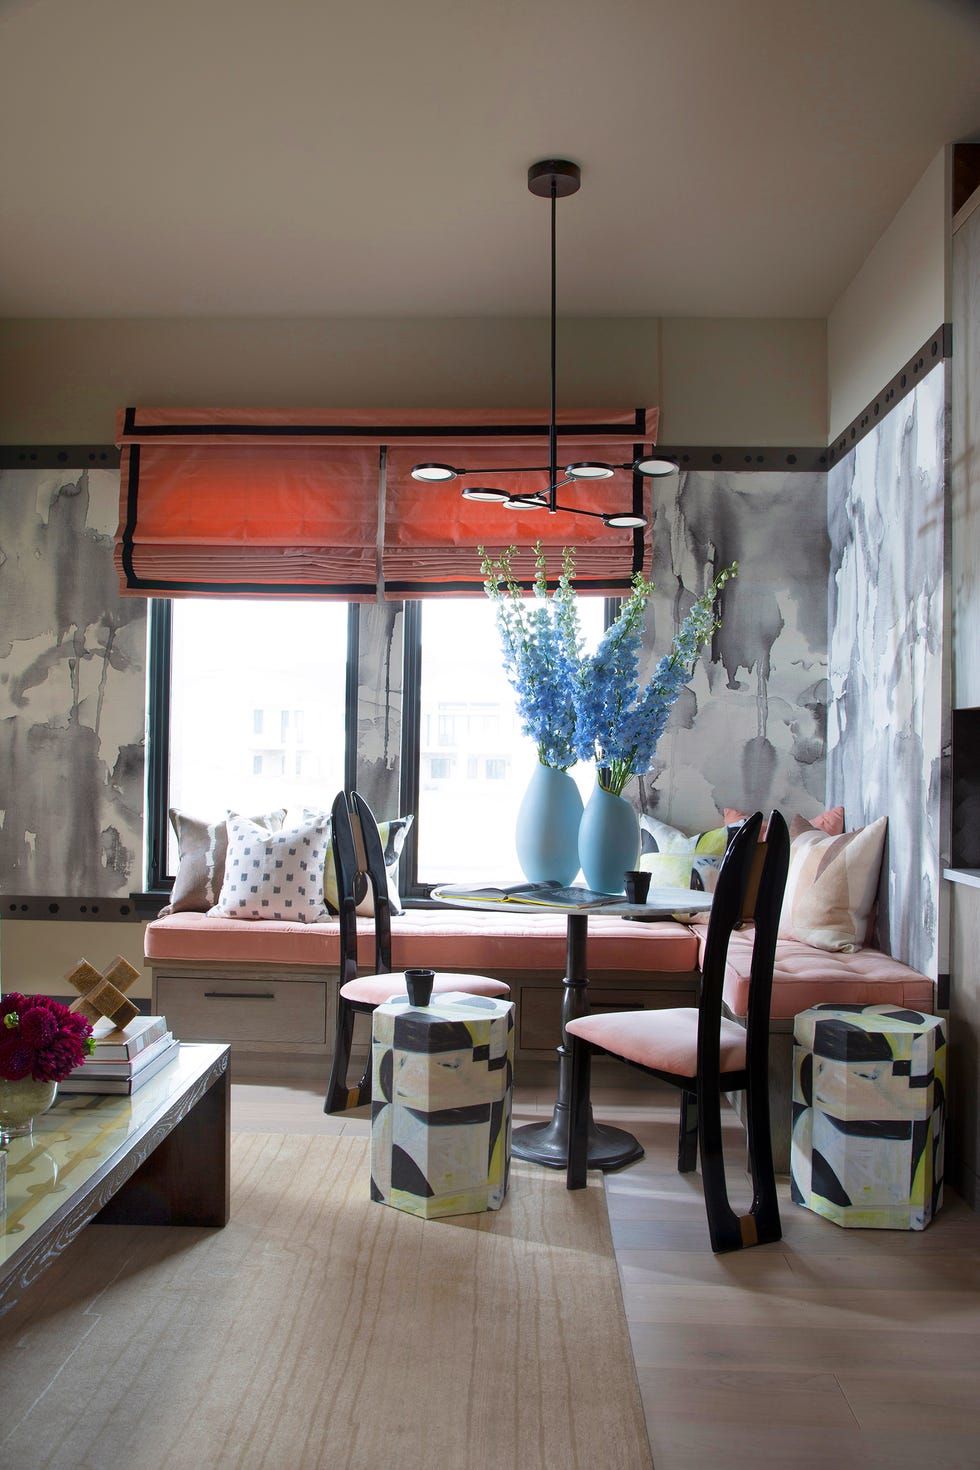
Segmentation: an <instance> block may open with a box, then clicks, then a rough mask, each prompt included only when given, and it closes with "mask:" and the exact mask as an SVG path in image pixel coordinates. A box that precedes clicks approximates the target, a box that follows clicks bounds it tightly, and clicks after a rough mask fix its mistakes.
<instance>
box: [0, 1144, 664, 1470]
mask: <svg viewBox="0 0 980 1470" xmlns="http://www.w3.org/2000/svg"><path fill="white" fill-rule="evenodd" d="M368 1147H369V1144H368V1141H367V1140H366V1139H364V1138H349V1137H343V1136H340V1137H330V1136H325V1135H317V1136H304V1135H297V1134H290V1135H287V1134H238V1135H236V1136H235V1139H234V1144H233V1151H232V1165H233V1208H232V1219H231V1223H230V1224H229V1225H228V1226H227V1228H226V1229H224V1230H217V1231H207V1230H182V1229H173V1228H162V1227H152V1228H140V1227H129V1226H108V1225H103V1226H90V1227H89V1228H88V1230H87V1231H84V1232H83V1233H82V1235H81V1236H80V1237H79V1239H78V1240H77V1241H76V1242H75V1244H74V1245H73V1246H72V1247H71V1249H70V1250H69V1251H68V1252H67V1253H66V1255H65V1256H63V1257H62V1258H61V1259H60V1260H59V1261H58V1262H57V1263H56V1264H55V1265H54V1266H52V1267H51V1268H50V1269H49V1270H48V1272H46V1273H45V1275H43V1276H42V1277H41V1278H40V1280H39V1281H38V1282H37V1283H36V1285H35V1287H34V1288H32V1292H31V1293H30V1295H29V1296H28V1297H27V1298H25V1299H24V1300H23V1301H22V1302H21V1303H20V1304H19V1305H18V1306H17V1307H16V1308H15V1309H14V1310H13V1311H11V1312H10V1313H8V1315H7V1316H6V1317H4V1318H3V1319H0V1405H2V1409H0V1465H2V1466H3V1467H4V1470H39V1467H41V1466H45V1467H66V1470H67V1467H69V1466H70V1467H72V1470H156V1467H161V1470H162V1467H167V1470H171V1467H188V1470H190V1467H193V1470H213V1467H221V1470H225V1467H229V1470H230V1467H243V1470H253V1467H254V1470H257V1467H262V1470H320V1467H323V1470H334V1467H336V1470H340V1467H350V1470H381V1467H384V1466H387V1465H391V1466H396V1467H398V1470H422V1467H425V1470H463V1467H471V1466H472V1467H474V1470H475V1467H478V1466H479V1467H485V1470H498V1467H499V1470H504V1467H514V1470H518V1467H520V1470H535V1467H541V1470H544V1467H548V1470H557V1467H560V1470H573V1467H581V1470H644V1467H646V1470H649V1467H650V1465H651V1460H650V1453H649V1447H648V1441H647V1435H646V1429H645V1425H644V1419H643V1412H642V1408H641V1405H640V1397H639V1392H638V1388H637V1383H636V1374H635V1370H634V1367H633V1359H632V1355H631V1352H630V1343H629V1335H628V1331H627V1326H626V1319H625V1316H624V1313H623V1306H622V1298H621V1295H620V1287H619V1278H618V1274H617V1270H616V1263H615V1258H614V1255H613V1250H612V1245H611V1241H610V1234H609V1224H608V1219H607V1215H606V1207H605V1198H604V1195H603V1191H602V1185H601V1182H600V1181H599V1180H598V1178H596V1179H594V1181H593V1183H592V1184H591V1186H590V1188H588V1189H585V1190H580V1191H577V1192H573V1193H568V1192H567V1191H566V1189H565V1179H564V1174H562V1173H560V1172H558V1171H552V1170H547V1169H543V1168H538V1167H537V1166H534V1165H528V1164H521V1163H517V1162H516V1161H515V1164H514V1167H513V1169H512V1173H511V1184H510V1191H509V1194H508V1197H507V1200H506V1202H505V1204H504V1207H503V1209H501V1210H499V1211H497V1212H494V1213H486V1214H481V1215H460V1216H456V1217H454V1218H451V1219H447V1220H438V1221H421V1220H417V1219H415V1218H414V1217H413V1216H410V1215H406V1214H404V1213H402V1212H401V1211H399V1210H393V1209H391V1208H389V1207H388V1206H386V1205H380V1204H373V1203H371V1201H370V1200H369V1199H368Z"/></svg>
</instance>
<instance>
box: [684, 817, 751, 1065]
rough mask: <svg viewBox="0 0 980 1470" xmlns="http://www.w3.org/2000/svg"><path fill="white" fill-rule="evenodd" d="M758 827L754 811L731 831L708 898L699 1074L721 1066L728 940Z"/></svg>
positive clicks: (739, 913)
mask: <svg viewBox="0 0 980 1470" xmlns="http://www.w3.org/2000/svg"><path fill="white" fill-rule="evenodd" d="M761 827H762V813H761V812H756V813H755V814H754V815H753V816H751V817H748V818H746V820H745V821H744V822H743V823H742V825H741V827H740V828H739V830H738V831H737V832H736V833H735V836H734V837H733V838H732V840H731V842H730V843H729V845H728V849H727V851H726V852H725V857H724V860H723V862H722V865H721V871H720V872H719V874H718V883H717V885H716V887H715V891H714V895H713V897H712V900H711V915H710V917H709V919H708V934H707V938H706V939H705V944H704V958H703V960H702V962H701V989H700V996H699V1000H698V1070H699V1071H700V1072H701V1074H702V1075H703V1076H716V1075H717V1074H718V1072H719V1071H720V1067H721V1000H722V992H723V990H724V987H725V966H726V963H727V960H728V943H729V940H730V939H731V937H732V931H733V930H734V929H735V927H736V925H738V924H740V923H741V922H742V916H743V912H744V908H745V895H746V890H747V888H748V882H749V875H750V873H751V871H752V862H753V858H754V857H755V851H756V847H757V845H758V841H759V832H760V830H761Z"/></svg>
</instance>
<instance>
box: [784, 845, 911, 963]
mask: <svg viewBox="0 0 980 1470" xmlns="http://www.w3.org/2000/svg"><path fill="white" fill-rule="evenodd" d="M887 825H888V818H887V817H879V818H878V820H877V822H872V823H871V824H870V825H869V826H867V827H858V828H857V829H856V830H855V831H853V832H843V833H841V834H840V836H836V837H832V836H829V835H828V834H826V833H824V832H821V831H820V830H818V829H817V828H816V827H812V826H811V825H810V824H809V822H806V821H804V819H803V818H802V817H796V818H794V820H793V823H792V825H791V827H790V835H791V837H792V842H791V844H790V854H789V875H788V877H787V879H786V892H785V895H784V897H783V909H782V914H781V915H780V920H779V937H780V939H799V940H801V941H802V942H803V943H804V944H812V945H814V946H815V947H816V948H817V949H829V950H838V951H843V952H845V953H848V954H850V953H852V952H853V951H854V950H857V949H861V948H862V947H863V946H864V943H865V939H866V937H867V933H868V921H869V919H870V917H871V911H872V909H873V907H874V902H875V897H876V895H877V892H878V878H879V876H880V873H881V859H882V854H883V852H884V846H885V831H886V828H887Z"/></svg>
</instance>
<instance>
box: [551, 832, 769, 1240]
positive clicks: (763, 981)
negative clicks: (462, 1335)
mask: <svg viewBox="0 0 980 1470" xmlns="http://www.w3.org/2000/svg"><path fill="white" fill-rule="evenodd" d="M761 829H762V813H761V812H756V813H755V815H754V816H752V817H750V818H749V819H748V820H747V821H746V822H744V823H743V825H742V827H741V828H740V829H739V831H738V832H737V833H736V834H735V837H734V838H733V839H732V842H731V844H730V845H729V848H728V851H727V852H726V854H725V859H724V862H723V863H722V867H721V872H720V873H719V875H718V885H717V888H716V889H715V894H714V898H713V900H712V905H711V914H710V917H709V920H708V933H707V938H706V940H705V946H704V960H703V963H702V966H701V987H700V997H699V1002H698V1005H697V1006H696V1007H678V1008H672V1009H669V1010H661V1011H629V1012H618V1013H615V1014H606V1015H602V1014H599V1015H590V1016H580V1017H578V1018H577V1019H576V1020H573V1021H569V1022H568V1024H567V1026H566V1028H565V1029H566V1032H567V1035H568V1045H569V1048H570V1052H571V1088H570V1091H571V1101H570V1123H569V1135H570V1136H569V1150H568V1175H567V1185H568V1188H569V1189H581V1188H582V1187H583V1186H584V1184H585V1182H586V1167H587V1164H586V1148H587V1128H588V1119H589V1086H590V1073H591V1065H592V1056H593V1054H595V1055H601V1056H611V1057H615V1058H617V1059H618V1060H620V1061H623V1062H626V1063H627V1064H628V1065H630V1066H634V1067H638V1068H639V1069H640V1071H643V1072H646V1073H648V1074H649V1075H650V1076H653V1077H658V1078H660V1079H661V1080H662V1081H664V1082H670V1083H672V1084H673V1086H675V1087H678V1088H680V1090H681V1106H680V1134H679V1140H678V1150H677V1167H678V1170H679V1171H680V1172H681V1173H682V1174H683V1173H690V1172H692V1171H693V1169H694V1168H695V1166H696V1164H697V1155H698V1152H699V1151H700V1155H701V1174H702V1179H703V1184H704V1202H705V1209H706V1212H707V1216H708V1231H709V1234H710V1237H711V1248H712V1250H714V1251H728V1250H739V1249H741V1248H742V1247H743V1246H749V1245H761V1244H763V1243H764V1242H767V1241H772V1240H778V1239H779V1238H780V1236H781V1234H782V1230H781V1226H780V1222H779V1205H778V1202H777V1199H776V1181H775V1176H774V1172H773V1163H772V1138H771V1134H770V1127H769V1082H768V1061H769V1008H770V1003H771V998H772V972H773V964H774V961H775V953H776V936H777V931H778V927H779V913H780V909H781V907H782V901H783V890H784V888H785V886H786V873H787V868H788V866H789V832H788V830H787V827H786V823H785V821H784V819H783V817H782V816H781V815H780V813H779V812H773V813H772V815H771V816H770V818H769V822H768V826H767V828H766V835H765V841H764V842H760V840H759V833H760V831H761ZM760 866H761V874H760V873H759V868H760ZM757 874H758V886H757V889H756V891H755V893H753V887H754V885H755V880H756V875H757ZM749 913H751V914H752V916H753V917H754V919H755V937H754V943H753V950H752V971H751V983H750V989H749V1006H748V1017H747V1022H746V1026H745V1029H744V1030H743V1028H742V1027H741V1026H739V1025H738V1024H737V1023H736V1022H735V1021H731V1020H729V1019H728V1018H727V1017H724V1016H723V1015H722V991H723V989H724V983H725V965H726V960H727V956H728V941H729V939H730V937H731V934H732V930H733V929H734V928H735V927H736V926H737V925H738V924H740V923H741V922H742V921H743V919H744V918H745V917H746V916H747V915H748V914H749ZM743 1090H744V1092H745V1094H746V1108H745V1123H746V1133H747V1137H748V1152H749V1166H750V1169H751V1173H752V1188H753V1199H752V1207H751V1210H750V1212H749V1214H748V1215H742V1216H737V1215H736V1214H735V1212H734V1211H733V1210H732V1208H731V1205H730V1204H729V1200H728V1190H727V1186H726V1183H725V1160H724V1154H723V1150H722V1128H721V1097H722V1093H725V1092H740V1091H743Z"/></svg>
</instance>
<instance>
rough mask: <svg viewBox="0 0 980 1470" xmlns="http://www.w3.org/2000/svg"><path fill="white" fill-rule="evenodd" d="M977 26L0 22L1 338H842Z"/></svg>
mask: <svg viewBox="0 0 980 1470" xmlns="http://www.w3.org/2000/svg"><path fill="white" fill-rule="evenodd" d="M971 137H973V138H976V137H980V4H978V0H483V3H479V4H478V3H475V0H162V3H161V0H154V3H150V0H0V190H2V200H3V206H2V208H3V220H2V228H0V315H5V316H45V317H86V316H105V317H118V316H157V317H159V316H198V315H207V316H279V317H283V316H286V317H290V316H299V317H307V316H314V317H320V316H336V315H351V316H354V315H356V316H364V315H368V316H378V317H391V316H432V315H437V316H480V315H513V316H527V315H545V314H546V313H547V310H548V294H547V293H548V228H549V227H548V205H547V203H545V202H543V201H541V200H539V199H536V198H534V197H532V196H531V195H530V194H529V193H528V192H527V187H526V170H527V167H528V165H529V164H530V163H532V162H534V161H535V160H536V159H540V158H547V157H556V156H557V157H568V158H572V159H574V160H575V161H577V162H578V163H580V164H581V166H582V175H583V183H582V190H581V192H580V193H579V194H578V195H576V196H575V197H574V198H572V199H569V200H566V201H563V202H560V203H559V206H558V288H559V310H560V312H561V313H562V314H563V315H580V316H597V315H598V316H602V315H614V316H647V315H654V316H655V315H666V316H777V317H778V316H783V317H812V316H816V317H823V316H826V314H827V313H828V311H829V310H830V308H831V307H832V305H833V303H834V302H835V300H836V299H837V297H838V295H839V294H840V292H841V291H842V289H843V288H844V286H845V285H846V284H847V283H848V281H849V280H850V279H851V277H852V276H853V275H854V273H855V272H856V271H857V269H858V268H859V267H860V265H861V264H862V262H863V260H864V259H865V258H866V256H867V254H868V252H869V250H870V248H871V246H872V245H873V244H874V242H875V240H876V239H877V238H878V236H879V235H880V234H881V232H882V230H883V229H884V228H885V226H886V225H887V224H888V222H889V220H890V219H891V218H892V217H893V215H894V214H895V211H896V210H897V209H898V207H899V205H900V204H901V203H902V201H903V200H904V199H905V198H906V197H907V195H908V194H909V192H910V191H911V189H912V187H913V186H914V184H915V183H916V181H917V180H918V179H919V177H920V176H921V175H922V173H923V172H924V170H925V168H926V166H927V165H928V164H929V163H930V161H931V160H932V159H933V158H934V157H935V155H936V153H937V152H938V151H939V149H940V148H942V146H943V145H944V144H945V143H947V142H951V141H956V140H965V139H967V138H971Z"/></svg>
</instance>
